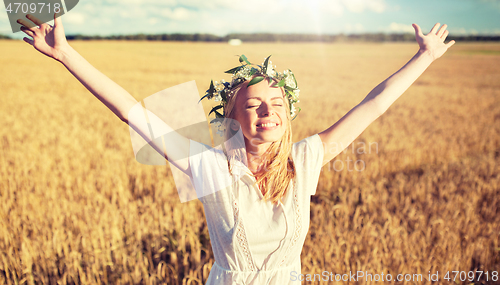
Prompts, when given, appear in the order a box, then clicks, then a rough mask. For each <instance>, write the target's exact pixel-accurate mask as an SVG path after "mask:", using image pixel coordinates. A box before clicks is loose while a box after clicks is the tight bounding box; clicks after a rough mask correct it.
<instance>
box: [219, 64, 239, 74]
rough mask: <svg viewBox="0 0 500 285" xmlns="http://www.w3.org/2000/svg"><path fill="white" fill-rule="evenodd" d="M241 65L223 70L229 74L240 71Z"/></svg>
mask: <svg viewBox="0 0 500 285" xmlns="http://www.w3.org/2000/svg"><path fill="white" fill-rule="evenodd" d="M242 67H243V65H240V66H238V67H235V68H231V69H229V70H228V71H226V72H224V73H229V74H235V73H236V72H238V71H240V69H241V68H242Z"/></svg>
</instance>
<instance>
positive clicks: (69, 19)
mask: <svg viewBox="0 0 500 285" xmlns="http://www.w3.org/2000/svg"><path fill="white" fill-rule="evenodd" d="M64 22H66V23H68V24H74V25H81V24H83V23H85V15H84V14H82V13H80V12H75V11H69V13H68V14H66V15H65V17H64Z"/></svg>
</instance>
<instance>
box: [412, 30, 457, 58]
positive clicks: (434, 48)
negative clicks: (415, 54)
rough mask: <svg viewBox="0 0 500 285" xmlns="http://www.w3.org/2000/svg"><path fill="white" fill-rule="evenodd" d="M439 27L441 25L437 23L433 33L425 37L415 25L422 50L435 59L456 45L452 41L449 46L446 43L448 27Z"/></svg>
mask: <svg viewBox="0 0 500 285" xmlns="http://www.w3.org/2000/svg"><path fill="white" fill-rule="evenodd" d="M439 26H441V24H439V23H436V24H435V25H434V27H433V28H432V29H431V31H430V32H429V33H428V34H427V35H424V34H423V33H422V29H420V27H419V26H418V25H417V24H413V28H414V29H415V38H416V40H417V43H418V45H419V46H420V50H421V51H422V52H428V53H429V54H431V55H432V56H433V58H434V59H437V58H439V57H441V56H442V55H443V54H444V53H445V52H446V51H447V50H448V48H450V47H451V46H452V45H453V44H454V43H455V41H450V42H449V43H447V44H445V43H444V41H445V40H446V37H447V36H448V30H446V28H447V25H443V26H441V28H439Z"/></svg>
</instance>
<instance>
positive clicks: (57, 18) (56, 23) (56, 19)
mask: <svg viewBox="0 0 500 285" xmlns="http://www.w3.org/2000/svg"><path fill="white" fill-rule="evenodd" d="M61 12H62V9H61V10H59V13H54V27H57V26H59V25H62V22H61V15H62V13H61Z"/></svg>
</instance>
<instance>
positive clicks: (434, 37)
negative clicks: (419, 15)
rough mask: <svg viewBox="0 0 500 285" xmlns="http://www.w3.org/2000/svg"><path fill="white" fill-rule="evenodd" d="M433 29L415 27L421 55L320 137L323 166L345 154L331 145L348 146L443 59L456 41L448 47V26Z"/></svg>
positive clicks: (437, 26) (412, 59)
mask: <svg viewBox="0 0 500 285" xmlns="http://www.w3.org/2000/svg"><path fill="white" fill-rule="evenodd" d="M439 27H440V24H439V23H437V24H436V25H434V27H433V28H432V30H431V31H430V32H429V33H428V34H427V35H424V34H423V33H422V30H421V29H420V27H419V26H418V25H417V24H413V28H414V29H415V37H416V40H417V43H418V44H419V46H420V48H419V50H418V52H417V53H416V54H415V55H414V56H413V57H412V58H411V59H410V61H408V62H407V63H406V64H405V65H404V66H403V67H402V68H401V69H399V70H398V71H397V72H396V73H394V74H393V75H391V76H390V77H389V78H387V79H386V80H384V81H383V82H382V83H380V84H379V85H377V87H375V88H374V89H373V90H372V91H371V92H370V93H369V94H368V95H367V96H366V97H365V98H364V99H363V101H361V102H360V103H359V104H358V105H356V106H355V107H354V108H353V109H351V110H350V111H349V112H348V113H347V114H345V115H344V116H343V117H342V118H341V119H340V120H339V121H338V122H336V123H335V124H333V125H332V126H331V127H329V128H328V129H326V130H325V131H323V132H321V133H319V136H320V138H321V140H322V142H323V145H324V147H325V152H324V153H325V155H324V158H323V165H325V164H326V163H328V162H329V161H330V160H332V159H333V158H334V157H335V156H337V155H338V154H339V153H340V152H341V151H342V150H341V149H338V148H332V147H330V146H331V145H332V144H334V143H335V145H342V146H345V147H347V146H349V145H350V144H351V143H352V142H353V141H354V139H356V138H357V137H358V136H359V135H360V134H361V133H362V132H363V131H364V130H365V129H366V128H367V127H368V126H369V125H370V124H371V123H372V122H373V121H375V120H376V119H377V118H378V117H379V116H380V115H382V114H383V113H384V112H385V111H386V110H387V109H388V108H389V106H391V105H392V103H394V101H396V99H398V98H399V96H401V95H402V94H403V93H404V92H405V91H406V89H408V87H410V86H411V85H412V84H413V82H415V80H417V78H418V77H419V76H420V75H421V74H422V73H423V72H424V71H425V70H426V69H427V67H429V65H430V64H431V63H432V62H433V61H434V60H436V59H437V58H439V57H441V56H442V55H443V54H444V53H445V52H446V50H448V48H449V47H451V46H452V45H453V44H454V43H455V41H450V42H449V43H447V44H445V43H444V41H445V39H446V37H447V36H448V31H447V30H446V27H447V26H446V25H443V26H442V27H441V28H439Z"/></svg>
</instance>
